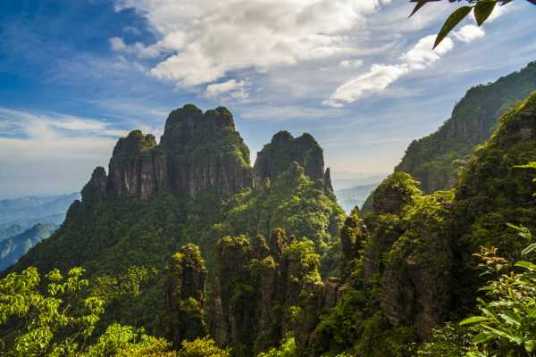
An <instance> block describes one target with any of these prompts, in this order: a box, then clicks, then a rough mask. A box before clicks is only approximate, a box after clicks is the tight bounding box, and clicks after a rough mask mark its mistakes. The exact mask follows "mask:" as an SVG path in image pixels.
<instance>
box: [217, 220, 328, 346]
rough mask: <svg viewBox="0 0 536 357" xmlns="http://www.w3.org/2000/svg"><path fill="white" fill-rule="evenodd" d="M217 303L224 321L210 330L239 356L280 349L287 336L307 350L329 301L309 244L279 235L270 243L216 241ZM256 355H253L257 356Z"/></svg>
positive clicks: (277, 232)
mask: <svg viewBox="0 0 536 357" xmlns="http://www.w3.org/2000/svg"><path fill="white" fill-rule="evenodd" d="M217 254H218V258H217V259H218V265H217V266H218V268H217V282H218V283H217V284H218V285H217V287H216V288H215V291H217V292H218V299H216V300H217V301H221V307H220V313H219V314H215V315H214V316H215V317H217V318H219V319H221V320H222V321H220V322H213V323H212V324H211V325H213V326H222V327H223V331H221V332H215V331H212V335H213V336H221V337H222V338H223V340H222V341H220V342H221V343H224V344H226V345H229V346H232V348H233V352H234V355H235V356H252V355H256V353H258V352H261V351H264V350H266V349H267V348H268V347H270V346H274V345H277V344H278V343H279V342H280V341H281V339H282V338H283V337H284V336H286V335H287V334H289V333H292V334H294V335H295V337H296V342H297V344H298V346H300V348H303V347H304V346H305V345H306V344H307V341H308V339H309V338H310V335H311V333H312V331H313V329H314V328H315V326H316V324H317V323H318V321H319V311H321V310H322V309H323V308H326V307H327V306H328V304H329V302H330V301H333V300H334V299H328V298H327V297H328V295H329V293H330V292H332V290H333V289H327V288H326V287H325V284H324V283H323V282H322V281H321V279H320V274H319V267H320V257H319V255H318V254H317V253H316V252H315V249H314V246H313V244H312V242H310V241H299V240H297V239H296V238H294V237H289V236H287V234H286V233H285V231H283V230H281V229H277V230H275V231H274V232H273V233H272V234H271V236H270V238H269V241H268V242H267V241H266V240H265V239H264V238H263V237H262V236H258V237H256V238H255V239H253V240H252V241H250V240H248V239H247V238H246V237H245V236H238V237H229V236H228V237H224V238H222V239H221V240H220V241H219V242H218V253H217ZM254 352H255V353H254Z"/></svg>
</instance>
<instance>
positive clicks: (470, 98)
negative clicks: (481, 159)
mask: <svg viewBox="0 0 536 357" xmlns="http://www.w3.org/2000/svg"><path fill="white" fill-rule="evenodd" d="M534 90H536V62H532V63H530V64H529V65H527V66H526V67H525V68H524V69H522V70H521V71H519V72H516V73H512V74H510V75H508V76H505V77H503V78H500V79H499V80H497V81H495V82H493V83H490V84H487V85H480V86H477V87H474V88H472V89H470V90H469V91H468V92H467V94H466V95H465V96H464V97H463V98H462V100H461V101H460V102H459V103H458V104H456V107H455V108H454V110H453V112H452V116H451V117H450V119H449V120H447V121H446V122H445V124H443V126H441V128H440V129H439V130H438V131H437V132H435V133H433V134H431V135H429V136H427V137H424V138H422V139H419V140H416V141H413V142H412V143H411V144H410V145H409V147H408V148H407V150H406V154H405V156H404V157H403V159H402V161H401V162H400V164H399V165H398V166H397V167H396V170H399V171H405V172H408V173H410V174H411V175H412V176H413V177H415V178H416V179H417V180H418V181H419V182H421V186H422V189H423V191H424V192H433V191H436V190H442V189H448V188H451V187H453V186H454V183H455V182H456V173H457V171H458V167H459V166H460V165H463V163H464V162H465V159H466V156H467V155H469V154H470V153H471V151H472V150H473V148H474V147H475V146H476V145H478V144H482V143H483V142H484V141H485V140H487V139H488V138H489V137H490V136H491V133H492V132H493V130H494V129H495V128H496V127H497V120H498V119H499V118H500V116H501V114H502V113H504V112H505V111H506V110H507V109H508V108H509V107H510V106H511V105H512V104H514V103H515V102H516V101H519V100H522V99H523V98H525V97H526V96H528V95H529V94H530V93H531V92H532V91H534Z"/></svg>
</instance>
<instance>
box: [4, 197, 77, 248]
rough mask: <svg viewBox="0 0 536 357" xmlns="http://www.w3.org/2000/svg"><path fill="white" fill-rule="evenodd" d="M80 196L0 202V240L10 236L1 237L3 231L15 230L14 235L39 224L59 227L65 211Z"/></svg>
mask: <svg viewBox="0 0 536 357" xmlns="http://www.w3.org/2000/svg"><path fill="white" fill-rule="evenodd" d="M79 197H80V194H78V193H71V194H66V195H58V196H46V197H22V198H15V199H7V200H0V240H2V237H3V239H5V238H7V237H8V236H12V235H13V234H11V235H7V234H6V235H3V233H2V232H3V231H6V230H9V229H15V230H16V229H17V227H16V226H19V231H18V232H17V231H15V232H14V234H17V233H20V232H22V231H23V230H26V229H29V228H31V227H32V226H34V225H36V224H38V223H41V224H54V225H60V224H61V223H63V220H64V219H65V213H66V212H67V209H68V208H69V206H70V205H71V203H73V201H74V200H77V199H79Z"/></svg>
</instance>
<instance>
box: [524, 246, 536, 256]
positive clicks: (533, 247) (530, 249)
mask: <svg viewBox="0 0 536 357" xmlns="http://www.w3.org/2000/svg"><path fill="white" fill-rule="evenodd" d="M535 250H536V243H532V244H529V245H528V246H527V247H526V248H525V249H523V250H522V251H521V255H529V254H530V253H532V252H534V251H535Z"/></svg>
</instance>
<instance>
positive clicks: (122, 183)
mask: <svg viewBox="0 0 536 357" xmlns="http://www.w3.org/2000/svg"><path fill="white" fill-rule="evenodd" d="M156 148H157V145H156V139H155V137H154V136H153V135H151V134H148V135H144V134H143V133H142V132H141V131H140V130H133V131H131V132H130V133H129V134H128V136H127V137H126V138H121V139H119V141H118V142H117V144H116V145H115V148H114V152H113V156H112V159H111V160H110V175H109V177H108V182H107V191H108V193H110V194H112V195H113V196H122V197H139V198H141V199H148V198H149V197H151V196H152V195H153V193H154V192H156V191H158V190H159V189H161V188H163V187H165V185H166V177H165V175H166V169H165V162H164V159H163V157H162V155H160V152H159V151H158V150H156Z"/></svg>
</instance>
